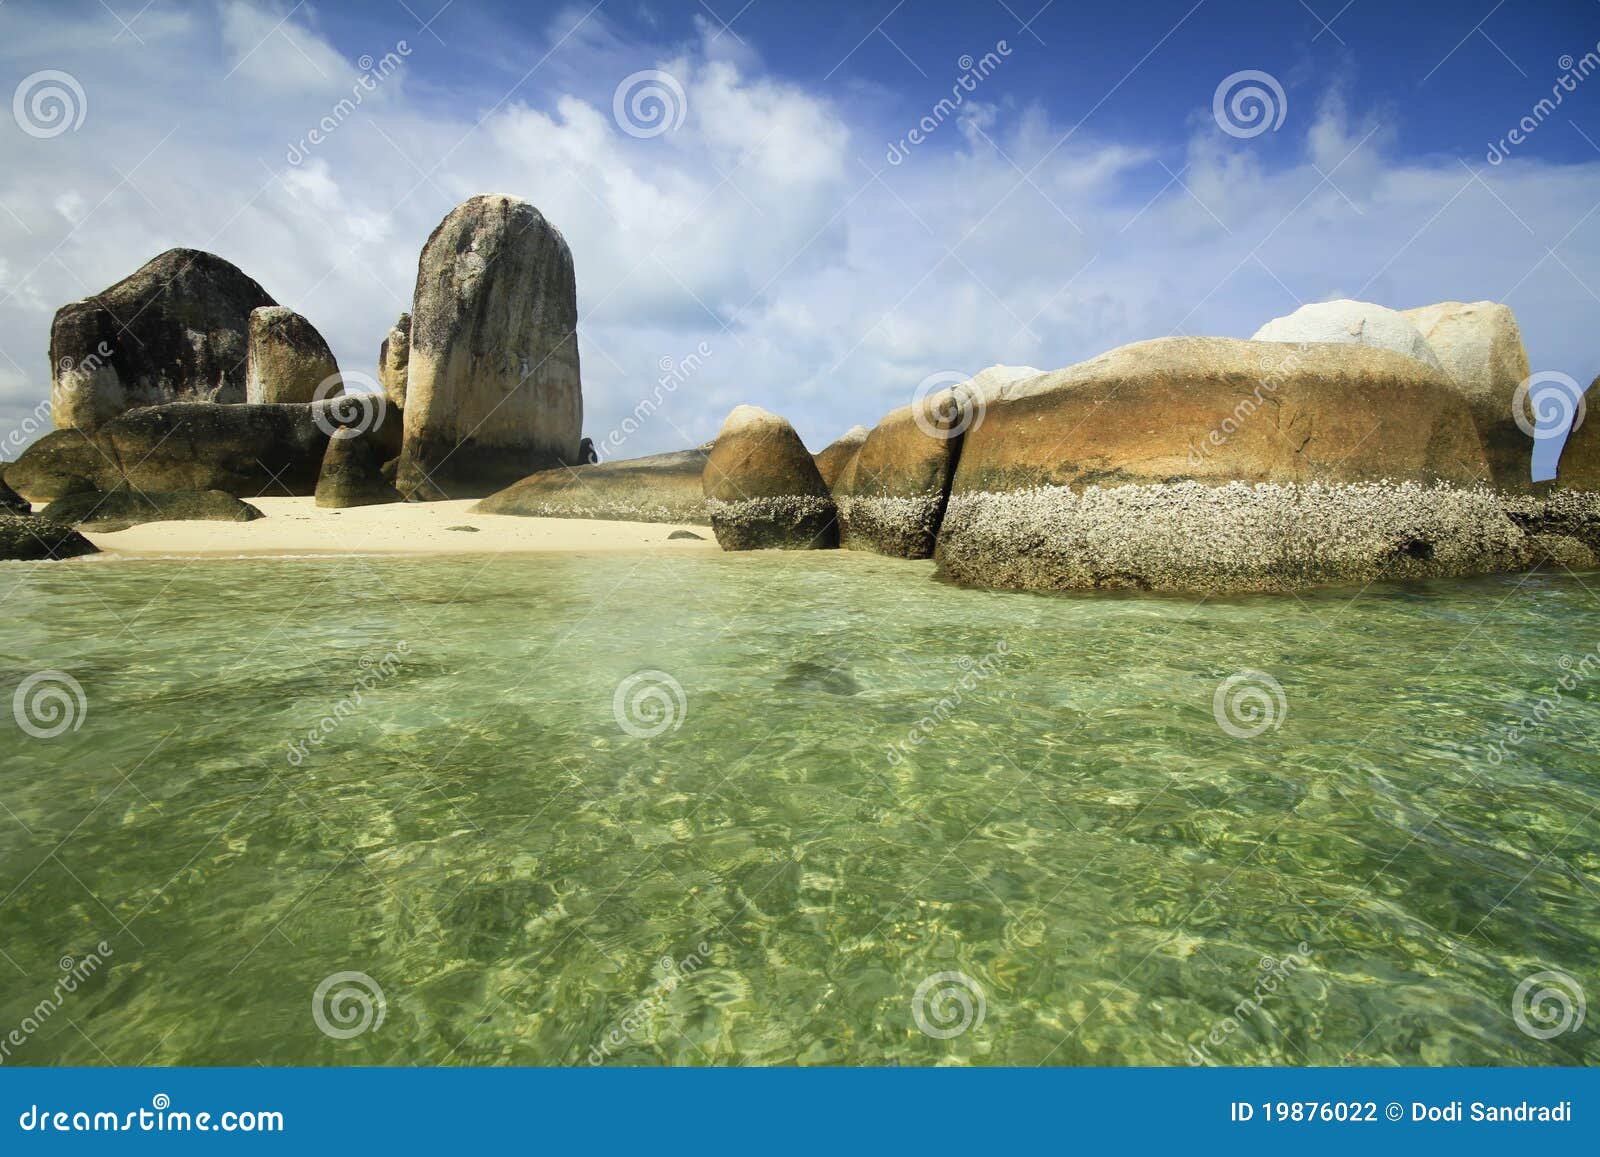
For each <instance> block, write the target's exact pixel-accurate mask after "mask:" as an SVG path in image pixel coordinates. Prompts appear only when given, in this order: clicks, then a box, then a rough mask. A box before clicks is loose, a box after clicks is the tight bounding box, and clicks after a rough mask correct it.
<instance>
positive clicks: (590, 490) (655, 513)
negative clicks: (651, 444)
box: [473, 445, 711, 523]
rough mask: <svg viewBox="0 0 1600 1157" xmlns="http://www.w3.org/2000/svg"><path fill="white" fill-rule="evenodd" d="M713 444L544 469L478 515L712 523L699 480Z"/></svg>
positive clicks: (490, 500) (481, 506) (485, 504)
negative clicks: (555, 468) (669, 452)
mask: <svg viewBox="0 0 1600 1157" xmlns="http://www.w3.org/2000/svg"><path fill="white" fill-rule="evenodd" d="M710 449H711V447H710V446H709V445H706V446H701V447H698V448H696V449H694V450H679V451H677V452H675V453H672V454H652V455H651V456H649V457H647V458H625V459H623V460H622V461H620V462H603V463H598V464H596V465H593V466H565V467H561V468H560V469H557V470H541V471H540V472H539V473H537V474H530V475H529V476H528V477H526V478H524V479H522V480H521V481H520V482H516V483H513V484H512V485H510V486H508V487H506V488H505V489H504V490H502V491H500V492H499V493H497V494H491V495H490V496H489V497H488V498H485V499H484V500H483V501H482V502H480V503H478V505H477V506H475V507H473V509H474V510H480V511H482V512H483V513H485V514H522V515H530V516H533V517H538V518H607V519H618V520H621V521H624V522H699V523H706V522H709V521H711V519H710V515H708V514H707V513H706V500H705V495H704V493H703V492H702V490H701V486H700V476H701V475H702V474H704V473H705V468H706V455H707V454H708V453H709V452H710Z"/></svg>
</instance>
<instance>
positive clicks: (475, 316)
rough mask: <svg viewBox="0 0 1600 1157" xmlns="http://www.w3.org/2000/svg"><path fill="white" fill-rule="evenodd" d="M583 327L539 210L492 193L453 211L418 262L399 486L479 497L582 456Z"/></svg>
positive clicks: (559, 248) (427, 494)
mask: <svg viewBox="0 0 1600 1157" xmlns="http://www.w3.org/2000/svg"><path fill="white" fill-rule="evenodd" d="M577 323H578V306H577V286H576V281H575V278H574V274H573V265H572V253H571V251H570V250H569V249H568V248H567V242H566V240H565V239H564V238H563V237H562V236H561V233H560V232H559V231H558V230H557V229H556V228H555V226H554V225H552V224H550V222H549V221H547V220H546V219H545V217H544V215H543V214H541V213H540V212H539V210H538V209H536V208H534V207H533V206H532V205H530V204H528V202H526V201H522V200H519V199H518V198H516V197H507V196H502V195H498V194H492V195H485V196H478V197H473V198H472V199H471V200H469V201H466V202H464V203H463V204H461V205H459V206H457V207H456V208H455V209H454V210H452V211H451V213H450V214H449V215H448V216H447V217H445V219H444V220H443V221H442V222H440V224H439V226H438V228H436V229H435V230H434V231H433V235H432V236H431V237H429V238H428V242H427V244H426V245H425V246H423V249H422V256H421V258H420V260H419V261H418V263H417V287H416V296H415V300H414V302H413V305H412V309H411V332H410V340H409V352H408V357H407V365H406V385H405V443H404V448H403V450H402V452H401V458H400V464H399V470H398V476H397V485H398V486H399V488H400V490H401V491H402V492H404V493H405V494H406V495H407V496H408V497H411V498H416V499H423V500H427V499H438V498H464V497H482V496H484V495H487V494H491V493H493V492H494V491H496V490H499V489H502V488H503V487H505V486H509V485H510V484H511V483H513V482H515V481H517V480H518V479H520V478H524V477H526V476H527V475H529V474H531V473H533V472H534V471H536V470H542V469H549V468H551V467H554V466H559V465H562V464H567V463H576V462H577V461H578V443H579V439H580V437H581V434H582V421H583V397H582V392H581V389H580V384H579V376H578V337H577Z"/></svg>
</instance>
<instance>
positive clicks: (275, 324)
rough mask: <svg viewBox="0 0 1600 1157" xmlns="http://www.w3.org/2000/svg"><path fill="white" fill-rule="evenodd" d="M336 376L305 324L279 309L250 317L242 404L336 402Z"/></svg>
mask: <svg viewBox="0 0 1600 1157" xmlns="http://www.w3.org/2000/svg"><path fill="white" fill-rule="evenodd" d="M338 375H339V363H338V362H336V361H334V359H333V351H332V350H331V349H329V348H328V343H327V342H325V341H323V340H322V335H321V334H320V333H318V332H317V329H316V327H315V326H314V325H312V324H311V323H310V322H309V321H307V320H306V319H305V318H303V317H301V316H300V315H299V314H298V313H296V312H295V311H294V310H292V309H287V308H285V307H284V306H281V305H263V306H261V307H260V308H258V309H254V310H251V311H250V353H249V356H248V358H247V359H246V363H245V385H244V394H245V401H247V402H251V403H254V404H260V403H263V402H310V401H313V400H320V398H331V397H336V396H338V395H339V394H341V393H343V392H344V387H343V386H342V385H341V384H340V382H339V380H338ZM318 387H321V391H322V392H321V395H320V398H319V396H318V392H317V391H318Z"/></svg>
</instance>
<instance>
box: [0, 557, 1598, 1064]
mask: <svg viewBox="0 0 1600 1157" xmlns="http://www.w3.org/2000/svg"><path fill="white" fill-rule="evenodd" d="M1585 584H1587V585H1585ZM1597 591H1600V576H1593V575H1590V576H1583V577H1582V578H1581V579H1577V578H1572V577H1566V576H1563V577H1551V576H1544V575H1535V576H1532V577H1528V576H1517V577H1512V578H1503V579H1501V578H1497V579H1486V580H1481V581H1473V582H1456V583H1437V584H1430V585H1416V586H1406V587H1397V586H1387V587H1385V586H1375V587H1372V588H1370V589H1368V590H1366V591H1365V592H1364V593H1363V592H1358V591H1356V590H1353V589H1352V590H1339V591H1330V592H1322V593H1317V594H1307V595H1303V596H1301V597H1298V598H1295V597H1276V598H1250V599H1234V600H1211V601H1208V602H1205V603H1203V604H1200V605H1196V604H1195V602H1194V601H1193V600H1185V599H1167V598H1152V597H1124V596H1109V597H1108V596H1095V597H1041V596H1030V595H1017V594H1000V593H986V592H975V591H964V590H958V589H955V588H952V587H950V586H947V585H944V584H941V583H938V582H936V581H934V580H933V575H932V569H931V566H930V565H929V564H918V563H903V562H894V561H890V560H884V559H878V558H874V557H871V556H865V555H858V554H846V553H838V552H834V553H829V554H809V555H803V556H797V555H772V554H764V555H745V556H723V555H696V556H677V557H663V556H661V555H637V556H635V555H610V556H603V557H547V558H521V559H508V560H490V559H486V558H475V559H444V560H411V559H398V558H396V559H365V560H362V559H344V560H227V561H198V562H190V561H159V562H157V561H150V562H130V561H112V560H106V559H94V560H86V561H84V562H81V563H68V564H53V565H43V566H36V565H29V564H5V565H4V566H0V597H3V598H4V600H5V601H4V603H3V606H4V609H5V617H4V620H3V621H0V675H3V676H4V679H3V680H0V689H3V690H4V692H5V694H6V696H7V697H10V696H11V695H12V689H13V688H14V687H16V686H17V685H18V684H19V683H20V682H21V681H22V680H24V679H25V678H26V677H27V676H28V675H30V674H32V673H34V672H37V671H39V670H41V669H55V670H59V671H61V672H64V673H66V674H69V675H70V676H72V678H73V679H75V680H76V681H77V682H78V684H79V685H80V686H81V687H82V689H83V694H84V701H85V703H86V705H87V706H86V710H85V711H84V712H83V713H82V714H81V715H80V716H78V717H77V720H76V721H77V723H78V726H77V729H76V730H72V729H71V728H70V727H69V728H68V729H67V730H66V731H64V733H63V734H61V735H59V736H58V737H56V738H53V739H46V738H33V737H31V736H29V735H27V734H25V733H24V732H23V731H22V730H21V729H20V728H13V727H11V726H10V725H11V722H12V720H5V724H6V736H5V741H4V743H3V745H0V803H3V804H4V809H5V810H4V812H0V873H3V875H0V879H3V886H4V888H5V889H6V890H7V891H8V892H9V895H7V896H6V897H5V898H4V901H3V903H0V949H3V957H4V958H3V959H0V975H3V976H4V977H5V979H4V981H3V982H0V1041H4V1039H5V1033H6V1032H7V1030H9V1029H11V1028H12V1026H15V1025H22V1026H23V1031H22V1032H20V1033H19V1034H18V1035H20V1036H22V1038H23V1041H22V1043H21V1044H20V1045H16V1044H15V1043H14V1038H12V1043H9V1044H5V1043H0V1049H3V1050H4V1056H3V1060H4V1063H7V1064H102V1063H108V1062H115V1063H119V1064H132V1063H139V1062H141V1061H143V1062H146V1063H152V1064H180V1063H181V1064H224V1063H231V1064H255V1063H262V1064H290V1063H307V1064H423V1063H426V1064H504V1063H513V1064H547V1063H567V1064H583V1063H588V1062H590V1061H595V1060H598V1061H601V1062H604V1063H612V1064H707V1063H719V1064H794V1063H799V1064H823V1063H836V1064H840V1063H842V1064H862V1063H865V1064H885V1063H898V1064H919V1065H920V1064H939V1063H958V1064H1038V1063H1048V1064H1185V1063H1188V1062H1189V1061H1190V1060H1192V1059H1193V1057H1194V1055H1195V1052H1194V1049H1195V1048H1196V1047H1199V1048H1203V1049H1204V1054H1205V1056H1206V1057H1207V1058H1209V1059H1210V1060H1211V1061H1213V1062H1215V1063H1219V1064H1260V1063H1281V1064H1303V1063H1315V1064H1339V1063H1346V1062H1355V1063H1375V1064H1390V1063H1420V1064H1440V1063H1444V1064H1483V1063H1525V1064H1572V1063H1585V1062H1588V1063H1593V1062H1596V1061H1600V1038H1597V1035H1596V1027H1595V1023H1594V1021H1595V1019H1597V1018H1595V1017H1590V1018H1589V1019H1588V1020H1587V1021H1586V1022H1585V1023H1584V1024H1583V1026H1582V1027H1581V1028H1577V1029H1575V1030H1572V1031H1565V1032H1560V1033H1558V1034H1556V1035H1554V1036H1551V1037H1550V1038H1549V1039H1538V1038H1537V1037H1535V1036H1532V1035H1530V1034H1528V1033H1526V1032H1524V1031H1522V1029H1520V1028H1519V1026H1518V1023H1517V1018H1516V1017H1515V1016H1514V1015H1513V1011H1514V1004H1515V1000H1516V990H1517V986H1518V984H1519V982H1520V981H1521V980H1523V979H1524V978H1525V977H1528V976H1529V975H1532V974H1535V973H1539V972H1542V971H1549V970H1560V971H1562V972H1564V973H1567V974H1569V975H1570V976H1571V977H1572V978H1574V979H1575V980H1576V981H1578V982H1579V983H1580V984H1581V985H1585V986H1587V988H1588V990H1589V995H1590V996H1593V995H1594V994H1595V993H1596V992H1600V967H1597V965H1600V815H1597V812H1596V809H1597V807H1600V760H1597V758H1596V757H1597V753H1600V668H1589V669H1588V670H1589V673H1590V676H1591V677H1589V678H1588V679H1586V680H1585V679H1582V678H1577V677H1576V675H1577V673H1578V671H1579V670H1580V666H1581V665H1579V666H1574V667H1573V669H1572V670H1571V671H1569V670H1568V669H1567V668H1566V667H1564V666H1563V665H1562V660H1563V656H1566V657H1568V661H1569V662H1572V663H1574V664H1577V663H1578V661H1579V660H1580V659H1581V658H1582V656H1584V655H1585V654H1592V653H1593V651H1594V648H1595V647H1596V646H1597V645H1600V600H1597V598H1596V593H1595V592H1597ZM402 644H404V647H403V648H402ZM386 655H390V656H392V659H391V660H390V661H388V662H385V661H384V657H385V656H386ZM1241 669H1254V670H1259V671H1262V672H1266V673H1268V674H1270V675H1271V676H1272V677H1273V678H1275V679H1276V680H1277V681H1278V682H1279V683H1280V684H1281V687H1282V691H1283V701H1282V706H1280V705H1279V704H1278V703H1276V702H1272V701H1271V700H1270V689H1269V691H1268V694H1269V700H1268V705H1269V706H1270V707H1271V709H1272V710H1273V711H1274V712H1276V720H1277V724H1278V725H1277V726H1276V727H1275V728H1271V727H1269V728H1268V729H1267V730H1265V731H1264V732H1263V733H1262V734H1260V735H1258V736H1256V737H1254V738H1238V737H1235V736H1234V735H1231V734H1229V733H1228V732H1227V731H1226V730H1224V728H1223V727H1222V726H1219V723H1218V720H1217V718H1216V717H1215V716H1214V712H1213V697H1214V693H1215V692H1216V689H1217V687H1218V685H1219V683H1220V682H1221V681H1222V680H1224V679H1226V678H1227V677H1228V676H1230V675H1232V674H1234V673H1235V672H1237V671H1240V670H1241ZM641 671H652V672H658V673H665V675H670V677H671V679H672V680H675V681H676V684H677V685H678V686H679V687H681V691H682V698H681V700H680V699H679V698H678V697H677V694H676V691H675V689H674V688H673V686H672V685H671V684H670V683H668V682H667V681H666V680H665V678H664V676H663V675H662V674H655V675H648V676H645V677H644V678H643V679H636V680H633V681H632V682H627V680H628V678H629V676H631V675H634V674H636V673H638V672H641ZM1564 674H1565V675H1570V676H1574V678H1573V679H1572V680H1571V681H1572V682H1573V686H1572V687H1571V688H1570V689H1568V690H1563V691H1562V693H1561V699H1560V700H1559V702H1557V703H1555V705H1554V709H1553V710H1550V711H1546V712H1544V714H1545V715H1546V716H1547V718H1546V719H1545V721H1544V722H1543V724H1542V725H1540V726H1539V727H1537V728H1536V729H1535V730H1534V731H1533V733H1532V735H1531V736H1530V737H1528V738H1527V739H1526V740H1525V741H1523V742H1521V743H1520V744H1514V745H1509V746H1507V747H1506V749H1505V751H1506V754H1505V756H1504V758H1503V760H1501V761H1500V762H1499V763H1495V762H1492V761H1491V760H1490V758H1489V755H1488V751H1489V745H1490V744H1492V743H1494V742H1496V741H1502V742H1503V741H1504V740H1505V738H1506V736H1505V732H1504V728H1505V727H1506V726H1507V725H1509V724H1512V723H1514V722H1515V720H1516V719H1518V718H1519V717H1521V716H1523V715H1525V714H1527V713H1528V712H1529V710H1530V709H1531V707H1532V705H1533V704H1534V703H1535V702H1536V701H1537V700H1539V699H1540V698H1541V697H1544V696H1547V695H1550V694H1551V693H1552V690H1553V689H1558V688H1559V684H1558V680H1560V679H1561V678H1562V677H1563V675H1564ZM1250 679H1251V680H1254V685H1256V686H1265V684H1263V683H1262V682H1261V680H1260V677H1259V676H1251V677H1250ZM362 680H365V682H366V684H367V685H368V689H362V688H361V686H360V683H359V682H358V681H362ZM619 684H624V697H623V701H622V703H621V707H620V718H621V719H622V720H623V721H624V722H626V723H627V724H628V725H629V727H630V728H631V729H632V730H633V731H648V730H652V729H656V728H659V727H662V726H664V727H665V729H664V730H661V733H660V734H657V735H654V736H653V737H641V736H636V735H634V734H630V733H629V732H628V731H627V730H625V729H624V727H623V726H622V725H621V724H619V709H618V707H617V705H616V703H615V702H614V700H615V698H616V693H617V690H618V687H619ZM652 688H656V689H657V693H655V694H654V696H653V697H652V693H651V689H652ZM37 690H38V688H37V687H35V691H37ZM641 692H642V693H644V695H643V698H642V700H640V701H639V702H638V703H636V704H635V707H633V708H630V705H629V699H630V696H631V695H632V694H636V693H641ZM1247 698H1248V697H1247ZM941 699H942V700H944V706H942V707H941V706H939V704H940V701H941ZM630 710H632V711H633V713H632V714H630ZM324 717H327V718H328V719H329V720H330V721H331V724H332V725H331V728H330V729H329V730H328V731H327V733H326V734H325V735H321V742H320V743H309V742H308V743H305V746H304V748H303V749H301V750H303V751H304V755H303V756H299V754H298V752H297V758H298V762H296V761H294V760H291V758H290V755H289V753H290V750H291V747H290V745H291V743H292V742H294V741H295V740H297V739H298V740H302V741H304V740H305V738H306V733H307V732H308V731H309V730H310V729H312V728H318V727H319V726H320V725H319V721H320V720H322V719H323V718H324ZM0 718H3V715H0ZM1224 719H1225V720H1226V721H1227V722H1228V723H1229V724H1230V726H1232V727H1233V729H1234V730H1241V729H1249V728H1248V724H1249V722H1250V717H1248V716H1246V715H1237V714H1236V715H1228V714H1226V713H1225V714H1224ZM919 720H922V723H921V724H920V725H919V724H918V721H919ZM30 722H32V723H33V725H34V726H35V729H36V730H37V729H41V725H40V719H37V718H35V719H30ZM44 729H47V728H44ZM913 729H915V734H916V735H917V737H918V738H919V739H920V740H921V742H920V743H915V742H913V741H912V740H911V739H909V738H908V735H910V734H911V733H912V732H913ZM319 734H320V733H319ZM895 743H900V744H902V746H901V747H899V748H897V749H896V750H895V756H894V757H893V758H891V757H890V756H889V754H888V753H889V751H890V749H891V745H892V744H895ZM101 941H104V942H105V948H106V949H108V950H109V951H108V952H106V953H104V954H101V953H100V951H99V949H98V947H97V946H98V945H99V944H100V942H101ZM1302 944H1303V945H1304V949H1302V948H1301V947H1300V946H1301V945H1302ZM89 953H94V954H95V955H96V956H98V957H99V960H98V962H97V964H96V966H95V969H94V971H93V972H92V974H90V975H88V976H87V978H86V979H84V980H83V981H82V982H81V983H77V984H76V986H75V991H71V992H68V993H66V994H65V995H63V996H61V997H60V999H59V1007H56V1008H53V1009H51V1010H49V1011H48V1013H47V1014H46V1015H45V1016H44V1017H42V1018H40V1017H39V1016H38V1012H39V1008H38V1005H39V1002H40V1000H41V998H44V997H47V996H50V995H51V993H52V990H53V987H54V986H55V985H56V983H57V981H58V979H59V978H60V977H61V976H63V975H64V974H63V973H62V971H61V969H60V967H59V965H58V961H60V960H61V958H63V957H68V956H70V957H72V958H73V961H74V967H78V968H80V969H81V968H82V962H83V961H84V960H86V959H87V956H86V954H89ZM1291 954H1294V955H1293V956H1291ZM1264 958H1270V959H1266V960H1264ZM1273 961H1277V962H1279V963H1278V964H1277V966H1276V967H1274V966H1273V963H1272V962H1273ZM664 962H665V963H664ZM666 965H670V966H671V967H672V968H673V969H675V975H676V977H677V979H676V980H673V979H670V977H671V976H673V975H674V973H671V972H669V971H668V970H667V967H666ZM340 972H359V973H362V974H364V975H365V976H366V977H368V978H370V981H371V983H372V984H373V985H375V986H376V987H377V988H379V989H381V991H382V994H383V1004H382V1019H381V1022H380V1021H379V1019H378V1016H377V1006H375V1005H374V1006H373V1007H372V1008H371V1009H370V1010H369V1011H367V1012H366V1013H365V1015H363V1010H362V1009H361V1007H360V1005H359V1002H355V1001H351V1000H339V999H338V996H337V994H338V992H339V991H340V989H341V988H343V987H345V986H346V984H347V983H355V984H363V985H364V984H366V983H367V982H366V981H364V980H359V979H357V980H355V981H350V982H346V981H343V980H339V979H335V980H333V981H331V982H329V985H328V986H325V987H327V989H328V991H327V992H325V993H324V996H323V998H322V999H321V1001H320V1004H317V1005H316V1011H317V1015H313V1010H314V1004H315V1003H316V1002H314V994H315V993H316V990H317V989H318V986H319V984H321V983H322V982H323V981H324V980H325V978H328V977H330V976H333V975H334V974H336V973H340ZM947 972H951V973H960V974H961V978H959V979H955V980H951V981H948V982H941V981H934V982H932V986H931V987H932V989H934V990H938V989H940V988H948V987H949V986H951V985H955V986H957V988H956V989H952V991H959V992H960V993H961V994H963V995H965V996H966V999H967V1001H968V1005H969V1007H970V1013H965V1012H964V1010H963V1009H962V1008H961V1006H960V1004H959V1002H956V1001H953V1000H950V999H943V1000H941V999H939V998H938V996H937V995H936V994H934V995H929V994H927V993H925V996H924V999H922V1000H920V1001H919V999H918V996H917V991H918V987H919V985H922V984H923V982H924V981H925V980H927V978H929V977H930V976H934V975H936V974H939V973H947ZM980 997H981V1001H980ZM1247 1000H1248V1001H1250V1002H1251V1003H1247V1004H1246V1005H1244V1006H1243V1007H1241V1001H1247ZM980 1011H981V1018H980V1016H979V1013H980ZM919 1015H920V1017H921V1021H922V1022H923V1023H924V1024H926V1025H927V1026H928V1027H929V1028H931V1029H932V1030H933V1033H936V1034H940V1035H933V1034H931V1033H930V1032H927V1031H923V1028H922V1027H919ZM1569 1019H1570V1018H1569ZM319 1020H320V1021H321V1022H322V1023H324V1024H327V1025H328V1026H329V1027H331V1028H332V1029H333V1030H334V1032H335V1033H336V1034H341V1035H329V1034H328V1033H327V1032H324V1031H323V1029H322V1028H321V1027H319ZM963 1020H965V1021H967V1022H969V1023H967V1026H966V1028H965V1031H961V1032H959V1033H957V1034H955V1035H948V1034H949V1033H950V1032H951V1031H952V1030H954V1029H958V1028H960V1027H961V1023H962V1021H963ZM1542 1023H1543V1022H1538V1021H1535V1022H1533V1027H1535V1028H1538V1027H1540V1026H1541V1024H1542ZM363 1025H364V1026H365V1027H364V1031H360V1032H357V1033H354V1035H350V1034H351V1033H352V1032H353V1030H356V1029H362V1028H363Z"/></svg>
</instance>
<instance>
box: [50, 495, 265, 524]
mask: <svg viewBox="0 0 1600 1157" xmlns="http://www.w3.org/2000/svg"><path fill="white" fill-rule="evenodd" d="M40 517H41V518H47V519H50V520H51V521H52V522H59V523H61V524H62V525H64V526H78V527H82V528H85V529H88V530H99V531H102V532H109V531H113V530H124V529H126V528H127V527H130V526H137V525H139V524H141V523H145V522H176V521H207V522H253V521H255V520H256V519H258V518H261V517H262V513H261V511H259V510H257V509H256V508H255V507H254V506H251V505H250V504H249V503H248V502H241V501H240V500H239V499H237V498H235V497H234V496H233V495H231V494H225V493H223V492H222V491H220V490H176V491H156V492H154V493H144V492H142V491H138V490H130V489H121V490H113V491H111V492H109V493H101V492H99V491H92V490H91V491H82V492H79V493H77V494H69V495H66V496H65V497H63V498H58V499H56V500H55V501H54V502H52V503H51V504H50V505H49V506H47V507H45V508H44V510H43V511H42V512H41V513H40Z"/></svg>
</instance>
